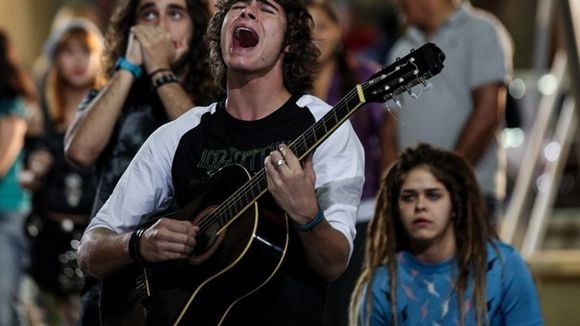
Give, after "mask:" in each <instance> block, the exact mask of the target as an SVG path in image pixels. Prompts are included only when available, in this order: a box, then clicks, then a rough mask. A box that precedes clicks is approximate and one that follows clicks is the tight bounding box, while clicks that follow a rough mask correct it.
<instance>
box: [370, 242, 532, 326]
mask: <svg viewBox="0 0 580 326" xmlns="http://www.w3.org/2000/svg"><path fill="white" fill-rule="evenodd" d="M495 245H496V246H497V247H498V249H499V255H498V252H497V251H496V250H495V249H494V247H493V246H492V245H491V244H488V246H487V253H488V259H487V261H488V271H487V274H486V287H485V295H486V298H487V300H486V301H487V310H488V314H487V318H488V320H489V325H494V326H495V325H510V326H512V325H542V324H543V320H542V314H541V310H540V303H539V299H538V295H537V291H536V287H535V285H534V282H533V280H532V276H531V274H530V271H529V270H528V267H527V265H526V263H525V262H524V260H523V259H522V257H521V256H520V254H519V253H518V252H517V251H516V250H515V249H514V248H513V247H511V246H509V245H507V244H505V243H503V242H501V241H496V242H495ZM397 264H398V265H397V266H398V271H397V302H398V304H397V314H398V321H399V324H400V325H459V307H458V304H457V296H456V293H455V291H454V284H455V280H456V276H457V262H456V260H455V259H450V260H447V261H443V262H441V263H438V264H425V263H422V262H419V261H418V260H416V259H415V257H414V256H413V255H412V254H410V253H409V252H406V251H403V252H401V253H399V254H398V255H397ZM364 292H366V291H364ZM364 292H363V294H362V296H361V298H362V300H361V301H360V309H361V318H360V320H359V324H361V325H365V321H366V293H364ZM389 293H390V286H389V274H388V269H387V268H386V266H381V267H379V268H377V269H376V270H375V272H374V280H373V282H372V305H371V309H372V310H371V316H370V325H373V326H374V325H390V324H391V322H392V317H391V303H390V294H389ZM472 293H473V279H472V278H470V281H469V285H468V288H467V291H466V292H465V294H464V307H465V309H464V312H465V315H466V325H477V321H476V319H475V306H474V304H475V303H474V302H473V298H472ZM484 323H485V322H484Z"/></svg>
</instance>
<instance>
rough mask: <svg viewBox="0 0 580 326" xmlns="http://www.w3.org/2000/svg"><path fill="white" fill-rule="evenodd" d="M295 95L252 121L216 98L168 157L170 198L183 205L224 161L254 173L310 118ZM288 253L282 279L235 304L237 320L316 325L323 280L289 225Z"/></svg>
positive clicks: (243, 321) (248, 322) (254, 323)
mask: <svg viewBox="0 0 580 326" xmlns="http://www.w3.org/2000/svg"><path fill="white" fill-rule="evenodd" d="M298 98H299V96H292V97H291V98H290V99H289V100H288V101H287V102H286V103H285V104H284V105H283V106H282V107H281V108H280V109H278V110H276V111H275V112H274V113H272V114H271V115H269V116H267V117H265V118H263V119H260V120H255V121H242V120H238V119H236V118H234V117H232V116H231V115H229V114H228V113H227V112H226V110H225V105H224V102H220V103H218V105H217V109H216V112H215V113H214V114H209V113H208V114H205V115H203V116H202V117H201V121H200V123H199V124H198V125H197V126H196V127H195V128H193V129H191V130H190V131H188V132H186V133H185V134H184V135H183V136H182V138H181V140H180V142H179V145H178V147H177V149H176V152H175V156H174V158H173V164H172V171H171V173H172V179H173V186H174V190H175V192H174V197H175V199H176V200H177V202H178V204H179V206H183V205H185V204H187V203H188V201H189V200H190V199H191V197H192V194H195V193H196V192H197V191H198V190H199V185H203V184H205V183H206V182H207V179H208V176H209V175H211V174H213V173H215V172H216V171H217V170H219V169H220V168H223V167H224V166H227V165H231V164H239V165H242V166H243V167H244V168H245V169H246V170H247V171H248V172H249V173H250V174H251V175H254V174H255V173H256V172H258V171H260V170H261V169H262V168H263V167H264V160H265V158H266V157H267V156H268V155H269V154H270V152H271V151H273V150H275V149H276V148H277V147H278V145H279V144H281V143H286V144H289V143H290V142H291V141H292V140H294V139H295V138H296V137H298V136H299V135H300V134H302V132H303V131H304V130H306V129H307V128H308V127H309V126H311V125H312V124H313V123H314V122H315V120H314V117H313V116H312V114H311V112H310V111H309V110H304V109H299V108H298V107H297V106H296V101H297V100H298ZM200 140H201V141H200ZM266 196H269V194H266ZM287 255H288V256H287V259H286V261H285V266H283V267H282V268H284V269H286V270H287V272H286V273H283V274H284V276H283V278H282V279H281V280H279V282H271V283H269V284H268V285H267V286H266V288H263V289H261V290H260V292H258V293H257V294H255V295H253V296H250V297H249V298H247V299H244V301H242V302H241V303H240V304H238V305H237V306H236V309H237V310H235V313H237V314H238V315H237V316H238V319H236V323H237V324H240V325H318V324H320V320H321V313H322V310H323V309H322V308H323V302H324V300H323V293H324V289H325V288H326V283H325V282H324V281H323V280H322V279H321V278H320V277H319V276H318V275H317V274H316V273H315V272H314V271H313V270H312V269H311V268H310V266H309V264H308V263H307V262H306V260H305V257H304V253H303V249H302V245H301V243H300V239H298V235H297V234H296V231H294V230H293V229H292V228H291V227H290V241H289V248H288V253H287ZM256 268H260V266H256ZM243 281H244V280H243V279H241V280H240V282H243ZM272 299H274V300H272ZM241 312H243V313H241ZM297 312H299V313H297ZM240 313H241V315H240Z"/></svg>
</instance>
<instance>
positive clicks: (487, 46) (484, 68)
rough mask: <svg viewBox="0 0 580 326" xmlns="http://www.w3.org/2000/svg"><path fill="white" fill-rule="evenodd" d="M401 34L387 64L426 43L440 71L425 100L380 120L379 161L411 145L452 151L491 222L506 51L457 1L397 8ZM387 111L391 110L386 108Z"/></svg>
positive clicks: (499, 193)
mask: <svg viewBox="0 0 580 326" xmlns="http://www.w3.org/2000/svg"><path fill="white" fill-rule="evenodd" d="M396 3H397V4H398V5H399V7H400V9H401V11H402V14H403V21H404V22H405V23H406V25H407V26H408V27H407V30H406V32H405V34H404V36H403V37H401V38H400V39H399V40H398V41H397V42H396V43H395V45H394V46H393V48H392V49H391V52H390V54H389V59H388V62H389V63H392V62H394V61H395V60H396V58H398V57H403V56H404V55H405V54H406V53H408V52H409V50H410V49H413V48H419V47H420V46H421V45H423V44H424V43H426V42H433V43H435V44H437V46H439V47H440V48H441V50H443V52H444V53H445V55H446V59H445V69H443V71H442V72H441V73H440V74H439V75H437V76H435V78H433V80H432V81H431V82H432V85H433V88H432V89H431V90H430V91H429V92H421V91H420V90H418V89H415V93H417V94H419V93H420V96H419V98H418V99H413V98H411V97H410V96H407V95H403V96H401V98H400V100H401V103H402V105H403V109H402V110H398V111H396V112H394V114H393V115H388V116H387V122H386V127H387V128H386V129H385V130H386V132H387V134H386V138H385V140H386V141H385V147H384V148H383V154H384V155H385V158H384V160H385V161H386V162H387V163H390V162H392V161H393V160H394V159H395V157H396V154H397V151H398V150H400V149H402V148H406V147H409V146H414V145H416V144H417V143H419V142H425V143H430V144H433V145H435V146H438V147H441V148H445V149H449V150H453V151H455V152H457V153H458V154H460V155H463V156H465V157H466V158H467V159H468V160H469V161H470V162H471V164H473V166H474V167H475V173H476V176H477V179H478V180H479V182H480V186H481V189H482V191H483V194H484V197H485V202H486V207H487V209H488V210H489V211H490V216H491V217H492V218H493V219H494V223H496V222H498V221H497V219H498V216H499V215H500V213H501V212H500V210H499V208H501V203H502V201H503V198H504V197H505V151H504V150H503V148H502V147H501V145H500V143H499V130H500V128H501V126H502V124H503V121H504V120H503V119H504V109H505V101H506V85H507V83H508V82H509V79H510V78H511V74H512V44H511V39H510V36H509V34H508V33H507V31H506V29H505V28H504V26H503V25H502V24H501V23H500V22H499V21H498V20H497V19H496V18H495V17H493V16H492V15H491V14H490V13H487V12H484V11H481V10H478V9H476V8H474V7H472V6H471V5H470V3H469V2H468V1H462V0H422V1H415V0H397V1H396ZM392 106H393V105H392V104H391V107H392Z"/></svg>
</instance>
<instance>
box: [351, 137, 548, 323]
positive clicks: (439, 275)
mask: <svg viewBox="0 0 580 326" xmlns="http://www.w3.org/2000/svg"><path fill="white" fill-rule="evenodd" d="M350 322H351V325H423V324H428V325H510V326H511V325H542V324H543V321H542V314H541V310H540V304H539V299H538V295H537V291H536V288H535V285H534V282H533V280H532V276H531V274H530V271H529V270H528V267H527V265H526V263H525V261H524V260H523V259H522V257H521V256H520V254H519V253H518V252H517V251H516V250H515V249H514V248H513V247H511V246H510V245H508V244H506V243H503V242H501V241H500V240H498V238H497V235H496V233H495V231H494V228H493V226H492V225H491V220H490V219H489V217H488V215H487V211H486V209H485V206H484V202H483V197H482V195H481V192H480V190H479V186H478V182H477V180H476V178H475V175H474V173H473V169H472V167H471V165H470V163H469V162H468V161H467V160H466V159H464V158H463V157H461V156H459V155H457V154H455V153H454V152H450V151H447V150H441V149H436V148H433V147H431V146H430V145H427V144H420V145H418V146H417V147H415V148H409V149H407V150H405V151H403V152H402V153H401V154H400V155H399V157H398V160H397V161H395V162H394V163H393V165H392V166H391V167H390V169H389V170H388V172H387V174H386V175H385V176H384V178H383V179H382V181H381V188H380V190H379V194H378V196H377V209H376V213H375V217H374V219H373V220H371V222H370V224H369V229H368V236H367V240H366V247H365V264H364V269H363V272H362V274H361V275H360V278H359V280H358V282H357V286H356V288H355V291H354V292H353V295H352V301H351V306H350Z"/></svg>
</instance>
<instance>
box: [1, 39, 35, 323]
mask: <svg viewBox="0 0 580 326" xmlns="http://www.w3.org/2000/svg"><path fill="white" fill-rule="evenodd" d="M36 105H37V94H36V90H35V88H34V83H33V82H32V80H31V78H30V77H29V76H28V75H26V74H25V72H24V70H23V69H22V68H21V67H20V65H19V64H18V62H17V60H16V54H15V52H14V48H13V46H12V43H11V42H10V39H9V36H8V33H7V32H6V31H4V30H0V257H1V260H2V261H1V262H0V275H1V277H0V325H3V326H4V325H5V326H15V325H18V324H19V323H18V317H17V313H16V308H15V306H16V305H15V304H16V301H17V300H16V295H17V292H18V290H19V285H20V280H21V276H22V274H23V270H24V264H25V260H26V245H25V238H24V220H25V219H26V216H27V215H28V212H29V210H30V198H29V195H28V193H27V192H26V191H25V190H24V189H23V188H22V187H21V186H20V183H19V181H18V174H19V173H20V171H21V170H22V166H23V154H24V153H23V148H24V139H25V137H26V131H27V124H28V122H27V119H28V117H29V115H30V112H33V111H31V110H30V109H29V108H30V107H32V106H36Z"/></svg>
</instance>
